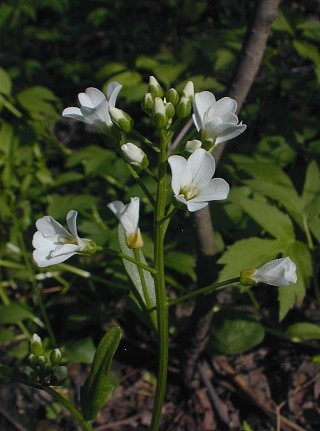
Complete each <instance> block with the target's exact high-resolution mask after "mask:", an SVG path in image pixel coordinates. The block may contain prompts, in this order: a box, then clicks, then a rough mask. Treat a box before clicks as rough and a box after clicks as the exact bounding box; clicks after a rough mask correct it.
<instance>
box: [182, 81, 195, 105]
mask: <svg viewBox="0 0 320 431" xmlns="http://www.w3.org/2000/svg"><path fill="white" fill-rule="evenodd" d="M182 96H184V97H187V98H188V99H189V100H190V102H191V103H192V102H193V99H194V86H193V82H192V81H188V82H187V83H186V85H185V87H184V89H183V90H182Z"/></svg>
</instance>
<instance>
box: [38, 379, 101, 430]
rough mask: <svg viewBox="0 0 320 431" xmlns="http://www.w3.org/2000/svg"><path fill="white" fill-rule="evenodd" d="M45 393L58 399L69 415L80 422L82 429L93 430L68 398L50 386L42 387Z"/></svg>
mask: <svg viewBox="0 0 320 431" xmlns="http://www.w3.org/2000/svg"><path fill="white" fill-rule="evenodd" d="M41 389H43V390H44V391H45V392H47V394H49V395H51V396H52V397H53V398H54V399H55V400H56V401H58V402H59V403H60V404H61V405H62V406H63V407H65V408H66V409H67V410H68V411H69V412H70V413H71V415H72V416H73V417H74V418H75V419H76V420H77V421H78V422H79V423H80V425H81V427H82V429H83V430H84V431H93V428H92V425H91V424H90V423H89V422H87V421H86V420H85V418H84V417H83V415H82V413H81V412H80V411H79V410H78V409H77V408H76V407H75V406H74V405H73V404H72V403H70V401H69V400H67V399H66V398H65V397H63V396H62V395H60V394H59V392H56V391H55V390H53V389H52V388H50V387H42V388H41Z"/></svg>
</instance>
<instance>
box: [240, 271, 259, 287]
mask: <svg viewBox="0 0 320 431" xmlns="http://www.w3.org/2000/svg"><path fill="white" fill-rule="evenodd" d="M256 272H257V270H256V269H254V268H253V269H244V270H242V271H241V272H240V283H241V284H242V286H254V285H255V284H256V282H255V281H254V280H253V279H252V278H251V277H252V275H254V274H255V273H256Z"/></svg>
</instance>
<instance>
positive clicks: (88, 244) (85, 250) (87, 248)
mask: <svg viewBox="0 0 320 431" xmlns="http://www.w3.org/2000/svg"><path fill="white" fill-rule="evenodd" d="M101 249H102V248H101V247H100V246H99V245H97V244H96V243H95V242H94V241H92V239H88V238H81V251H79V254H86V255H88V256H90V255H91V254H94V253H96V252H97V251H98V250H101Z"/></svg>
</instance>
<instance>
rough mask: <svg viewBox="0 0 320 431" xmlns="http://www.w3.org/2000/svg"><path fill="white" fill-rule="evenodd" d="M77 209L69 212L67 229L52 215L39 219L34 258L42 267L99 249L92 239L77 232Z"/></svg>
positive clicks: (34, 241) (34, 238) (34, 244)
mask: <svg viewBox="0 0 320 431" xmlns="http://www.w3.org/2000/svg"><path fill="white" fill-rule="evenodd" d="M77 215H78V213H77V211H74V210H71V211H69V212H68V214H67V225H68V228H69V231H70V232H69V231H67V230H66V229H65V228H64V227H63V226H61V224H60V223H58V222H57V221H56V220H55V219H54V218H53V217H51V216H44V217H42V218H40V219H39V220H37V222H36V227H37V229H38V231H37V232H36V233H35V234H34V236H33V240H32V245H33V247H34V248H35V250H34V251H33V258H34V260H35V261H36V263H37V264H38V266H40V267H41V268H43V267H46V266H49V265H56V264H58V263H61V262H64V261H65V260H67V259H69V257H71V256H73V255H74V254H93V253H95V251H96V250H97V249H98V247H97V246H96V244H95V243H94V242H93V241H91V240H90V239H86V238H80V237H79V236H78V232H77V225H76V222H77Z"/></svg>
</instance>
